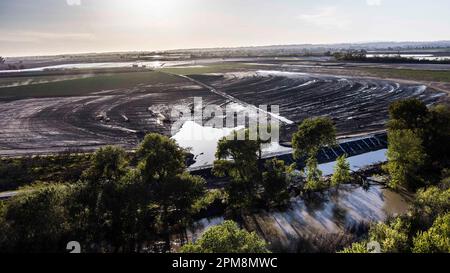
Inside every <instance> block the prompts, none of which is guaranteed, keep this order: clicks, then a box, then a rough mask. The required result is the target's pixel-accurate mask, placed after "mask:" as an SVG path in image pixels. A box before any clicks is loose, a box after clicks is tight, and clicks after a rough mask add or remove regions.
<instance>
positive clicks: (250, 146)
mask: <svg viewBox="0 0 450 273" xmlns="http://www.w3.org/2000/svg"><path fill="white" fill-rule="evenodd" d="M233 136H234V137H225V138H223V139H221V140H220V141H219V143H218V145H217V152H216V160H215V161H214V168H213V173H214V174H215V175H216V176H219V177H224V176H229V177H230V178H231V183H230V184H229V185H228V186H227V193H228V198H229V204H230V206H232V207H234V208H242V207H250V206H251V205H252V204H253V202H254V201H255V198H256V197H257V196H256V195H257V190H258V187H259V185H260V183H261V173H260V171H259V166H258V160H259V158H260V154H261V141H259V140H250V138H249V132H248V130H246V131H245V138H244V139H242V140H240V139H238V138H237V136H238V132H234V133H233Z"/></svg>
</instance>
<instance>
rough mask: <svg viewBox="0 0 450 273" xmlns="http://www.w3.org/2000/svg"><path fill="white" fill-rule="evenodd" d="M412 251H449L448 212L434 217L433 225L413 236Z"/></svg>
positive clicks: (449, 220) (449, 226)
mask: <svg viewBox="0 0 450 273" xmlns="http://www.w3.org/2000/svg"><path fill="white" fill-rule="evenodd" d="M413 252H414V253H450V213H447V214H446V215H444V216H440V217H438V218H437V219H436V221H435V222H434V224H433V226H432V227H431V228H430V229H429V230H427V231H425V232H419V233H418V234H417V237H415V238H414V248H413Z"/></svg>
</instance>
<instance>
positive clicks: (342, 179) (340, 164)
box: [331, 155, 351, 188]
mask: <svg viewBox="0 0 450 273" xmlns="http://www.w3.org/2000/svg"><path fill="white" fill-rule="evenodd" d="M350 180H351V175H350V163H349V162H348V161H347V157H346V156H345V155H342V156H340V157H338V159H337V161H336V166H335V167H334V173H333V176H332V177H331V186H333V187H336V188H338V187H339V185H340V184H344V183H347V182H349V181H350Z"/></svg>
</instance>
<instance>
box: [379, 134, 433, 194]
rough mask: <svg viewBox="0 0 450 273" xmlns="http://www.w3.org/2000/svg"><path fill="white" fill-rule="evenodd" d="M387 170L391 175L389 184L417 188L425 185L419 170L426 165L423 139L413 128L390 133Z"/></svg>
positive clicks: (393, 186) (396, 186)
mask: <svg viewBox="0 0 450 273" xmlns="http://www.w3.org/2000/svg"><path fill="white" fill-rule="evenodd" d="M388 142H389V148H388V152H387V158H388V163H387V170H388V171H389V174H390V175H391V180H390V182H389V186H390V187H392V188H394V189H397V188H399V187H400V186H404V187H408V188H417V187H418V186H420V185H423V179H422V178H421V176H420V175H421V174H420V172H419V170H420V168H421V167H422V166H423V165H424V161H425V152H424V149H423V146H422V141H421V139H420V138H419V137H418V136H417V135H416V134H415V133H414V132H413V131H412V130H408V129H405V130H394V131H390V132H389V135H388Z"/></svg>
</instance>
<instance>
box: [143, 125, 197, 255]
mask: <svg viewBox="0 0 450 273" xmlns="http://www.w3.org/2000/svg"><path fill="white" fill-rule="evenodd" d="M137 155H138V158H139V159H140V162H139V167H138V169H139V170H140V172H141V175H142V178H143V183H145V184H146V187H148V189H147V191H149V192H150V193H151V195H150V196H151V198H152V199H153V200H155V202H156V203H157V204H158V205H159V208H160V212H161V215H160V221H161V223H162V227H161V230H162V232H163V234H164V235H165V237H166V244H167V247H169V245H170V233H171V227H174V226H178V227H185V226H186V221H187V220H189V219H190V215H191V214H190V212H191V208H192V206H193V205H194V203H195V201H196V200H197V199H199V198H201V197H202V196H203V195H204V193H205V181H204V180H203V179H202V178H200V177H197V176H192V175H190V174H188V173H187V172H186V165H185V160H186V151H185V150H183V149H182V148H181V147H179V146H178V145H177V144H176V142H175V141H174V140H172V139H169V138H168V137H165V136H162V135H159V134H148V135H147V136H146V137H145V138H144V140H143V141H142V143H141V145H140V146H139V148H138V151H137Z"/></svg>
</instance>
